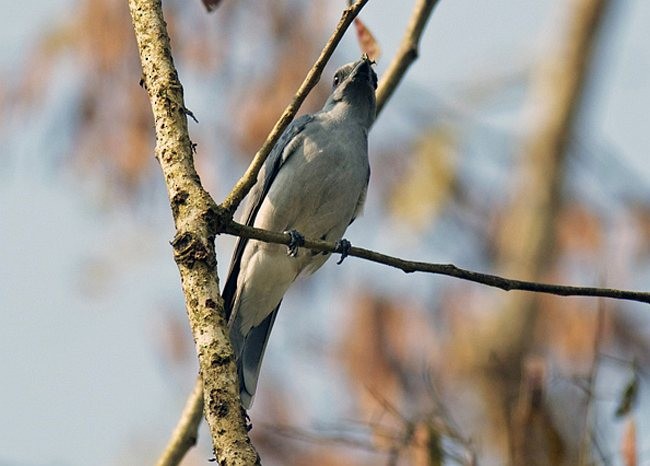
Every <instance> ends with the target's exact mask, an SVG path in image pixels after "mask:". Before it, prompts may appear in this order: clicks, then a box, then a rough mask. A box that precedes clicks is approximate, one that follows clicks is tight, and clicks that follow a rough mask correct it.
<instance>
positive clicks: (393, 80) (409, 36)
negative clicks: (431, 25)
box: [377, 0, 439, 115]
mask: <svg viewBox="0 0 650 466" xmlns="http://www.w3.org/2000/svg"><path fill="white" fill-rule="evenodd" d="M438 2H439V0H417V3H416V5H415V7H414V9H413V14H412V15H411V19H410V21H409V24H408V26H407V28H406V31H405V32H404V37H403V39H402V42H401V43H400V46H399V50H398V51H397V54H396V55H395V57H394V58H393V61H391V62H390V65H388V69H387V70H386V72H385V73H384V75H383V76H382V78H381V82H380V83H379V87H378V88H377V115H379V114H380V113H381V111H382V109H383V108H384V105H386V102H388V99H390V98H391V96H392V95H393V92H395V89H396V88H397V86H398V85H399V83H400V81H401V80H402V77H403V76H404V74H405V73H406V71H407V70H408V68H409V67H410V66H411V64H412V63H413V62H414V61H415V60H416V59H417V57H418V48H419V44H420V38H421V37H422V33H423V32H424V27H425V26H426V24H427V20H428V19H429V16H431V12H432V11H433V8H434V7H435V6H436V5H437V4H438Z"/></svg>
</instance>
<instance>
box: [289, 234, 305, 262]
mask: <svg viewBox="0 0 650 466" xmlns="http://www.w3.org/2000/svg"><path fill="white" fill-rule="evenodd" d="M285 233H286V234H288V235H289V236H290V237H291V239H290V240H289V245H288V246H287V249H288V251H287V254H288V255H289V256H291V257H296V256H297V255H298V248H300V247H302V246H304V245H305V237H304V236H302V235H301V234H300V233H298V231H297V230H289V231H285Z"/></svg>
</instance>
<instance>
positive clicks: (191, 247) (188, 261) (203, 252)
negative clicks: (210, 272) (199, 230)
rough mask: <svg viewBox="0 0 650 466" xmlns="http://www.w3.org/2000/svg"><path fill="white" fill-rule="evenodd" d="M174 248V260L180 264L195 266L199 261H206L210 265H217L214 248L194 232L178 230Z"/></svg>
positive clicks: (189, 266) (173, 241)
mask: <svg viewBox="0 0 650 466" xmlns="http://www.w3.org/2000/svg"><path fill="white" fill-rule="evenodd" d="M171 245H172V247H173V248H174V260H176V263H177V264H179V265H184V266H185V267H188V268H190V269H191V268H193V267H194V265H195V264H196V263H197V262H205V263H206V264H207V265H208V267H216V266H217V259H216V257H215V254H214V248H212V247H210V246H208V245H206V244H205V243H204V242H203V241H201V238H200V237H199V236H198V235H196V234H195V233H193V232H190V231H185V232H178V233H176V236H174V239H173V240H172V242H171Z"/></svg>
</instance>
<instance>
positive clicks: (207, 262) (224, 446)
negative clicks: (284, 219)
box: [129, 0, 259, 466]
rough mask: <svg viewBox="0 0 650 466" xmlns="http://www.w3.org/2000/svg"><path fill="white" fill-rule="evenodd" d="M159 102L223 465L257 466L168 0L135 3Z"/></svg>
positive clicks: (146, 80) (164, 160)
mask: <svg viewBox="0 0 650 466" xmlns="http://www.w3.org/2000/svg"><path fill="white" fill-rule="evenodd" d="M129 9H130V11H131V17H132V20H133V26H134V30H135V37H136V40H137V43H138V49H139V53H140V61H141V64H142V71H143V78H142V82H143V84H144V87H145V88H146V90H147V93H148V95H149V99H150V101H151V108H152V111H153V116H154V120H155V126H156V158H157V159H158V162H159V163H160V167H161V168H162V171H163V175H164V177H165V183H166V186H167V192H168V195H169V199H170V203H171V210H172V214H173V217H174V224H175V227H176V234H175V237H174V240H173V241H172V246H173V248H174V259H175V261H176V264H177V265H178V270H179V273H180V277H181V284H182V287H183V294H184V295H185V305H186V308H187V314H188V318H189V321H190V326H191V328H192V334H193V336H194V343H195V345H196V351H197V354H198V359H199V367H200V373H201V379H202V382H203V393H204V402H205V410H204V414H205V417H206V419H207V421H208V424H209V425H210V429H211V432H212V442H213V445H214V449H215V455H216V457H217V460H218V461H219V463H220V464H224V465H225V464H227V465H229V466H235V465H237V466H253V465H256V464H259V456H258V455H257V452H256V451H255V449H254V448H253V445H252V443H251V441H250V439H249V437H248V430H247V426H246V420H245V418H244V411H243V410H242V408H241V405H240V399H239V384H238V381H237V371H236V367H235V359H234V356H233V351H232V347H231V345H230V340H229V338H228V330H227V326H226V321H225V319H224V312H223V299H222V297H221V295H220V294H219V282H218V277H217V273H216V265H217V259H216V255H215V249H214V235H215V233H214V216H215V212H216V210H217V206H216V205H215V203H214V201H213V200H212V198H211V197H210V195H209V194H208V193H207V192H206V191H205V190H204V189H203V186H202V185H201V181H200V179H199V176H198V174H197V173H196V169H195V167H194V158H193V153H192V151H193V146H192V142H191V141H190V138H189V134H188V130H187V113H188V112H187V109H186V108H185V104H184V102H183V88H182V86H181V83H180V81H179V79H178V73H177V72H176V69H175V67H174V63H173V60H172V55H171V47H170V45H169V36H168V34H167V29H166V25H165V20H164V17H163V12H162V5H161V2H160V0H129Z"/></svg>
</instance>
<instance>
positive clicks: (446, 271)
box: [224, 222, 650, 303]
mask: <svg viewBox="0 0 650 466" xmlns="http://www.w3.org/2000/svg"><path fill="white" fill-rule="evenodd" d="M224 232H225V233H228V234H231V235H236V236H241V237H244V238H251V239H257V240H260V241H264V242H267V243H277V244H289V241H290V239H291V238H290V236H289V235H288V234H287V233H278V232H273V231H268V230H262V229H260V228H253V227H249V226H246V225H242V224H239V223H236V222H231V223H230V224H229V225H227V226H226V227H225V228H224ZM304 247H305V248H307V249H312V250H314V251H325V252H333V253H341V252H342V251H341V250H340V249H339V248H337V245H336V244H334V243H331V242H328V241H321V240H312V239H309V238H306V239H305V244H304ZM347 255H349V256H354V257H359V258H361V259H366V260H369V261H372V262H377V263H378V264H384V265H389V266H391V267H395V268H398V269H400V270H402V271H404V272H406V273H412V272H426V273H433V274H437V275H447V276H449V277H456V278H460V279H462V280H468V281H471V282H475V283H481V284H483V285H487V286H491V287H494V288H500V289H502V290H505V291H512V290H519V291H535V292H538V293H547V294H554V295H559V296H591V297H602V298H614V299H623V300H628V301H638V302H642V303H650V293H646V292H641V291H628V290H617V289H612V288H596V287H582V286H567V285H553V284H549V283H538V282H530V281H524V280H513V279H509V278H504V277H500V276H498V275H490V274H487V273H481V272H474V271H472V270H467V269H461V268H460V267H456V266H455V265H453V264H432V263H430V262H419V261H409V260H405V259H400V258H399V257H394V256H389V255H386V254H382V253H379V252H375V251H371V250H369V249H363V248H358V247H352V248H350V250H349V251H348V253H347Z"/></svg>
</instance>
